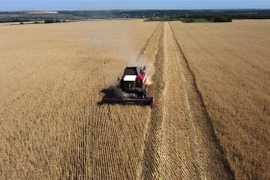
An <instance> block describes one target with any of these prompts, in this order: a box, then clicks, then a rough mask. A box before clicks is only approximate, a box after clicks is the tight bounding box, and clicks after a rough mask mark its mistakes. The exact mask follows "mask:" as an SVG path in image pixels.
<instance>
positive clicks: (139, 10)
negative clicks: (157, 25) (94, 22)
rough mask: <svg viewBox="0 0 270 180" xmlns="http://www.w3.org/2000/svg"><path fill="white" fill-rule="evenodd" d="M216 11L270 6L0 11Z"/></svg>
mask: <svg viewBox="0 0 270 180" xmlns="http://www.w3.org/2000/svg"><path fill="white" fill-rule="evenodd" d="M198 10H200V11H216V10H270V8H235V9H234V8H220V9H95V10H70V9H67V10H12V11H1V10H0V12H51V11H53V12H55V11H56V12H58V11H198Z"/></svg>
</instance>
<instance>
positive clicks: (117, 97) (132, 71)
mask: <svg viewBox="0 0 270 180" xmlns="http://www.w3.org/2000/svg"><path fill="white" fill-rule="evenodd" d="M118 80H119V81H120V84H119V86H118V87H110V88H109V89H108V90H106V92H105V96H104V97H103V99H102V100H101V102H100V103H111V104H113V103H120V104H127V103H133V104H144V105H151V107H152V108H154V107H155V99H154V97H147V96H146V93H147V85H146V80H147V75H146V72H145V66H144V67H143V68H142V67H139V66H129V67H126V68H125V70H124V74H123V76H122V78H121V79H118Z"/></svg>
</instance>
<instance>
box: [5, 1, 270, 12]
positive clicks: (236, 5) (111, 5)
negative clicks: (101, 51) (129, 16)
mask: <svg viewBox="0 0 270 180" xmlns="http://www.w3.org/2000/svg"><path fill="white" fill-rule="evenodd" d="M267 8H268V9H270V0H257V1H256V0H253V1H250V0H249V1H248V0H234V1H233V0H174V1H170V0H169V1H166V0H137V1H135V0H100V1H97V0H0V11H25V10H30V11H33V10H110V9H132V10H134V9H139V10H140V9H267Z"/></svg>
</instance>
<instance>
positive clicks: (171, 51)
mask: <svg viewBox="0 0 270 180" xmlns="http://www.w3.org/2000/svg"><path fill="white" fill-rule="evenodd" d="M163 26H164V27H163V31H162V38H160V41H159V50H158V53H157V55H156V59H155V63H154V66H155V72H156V73H155V76H154V82H155V84H154V85H153V87H152V88H153V89H152V91H153V93H154V96H155V97H156V103H157V106H156V108H155V109H154V110H152V112H151V117H150V118H151V119H150V124H149V128H148V131H147V136H146V137H147V138H146V140H145V149H144V156H143V172H142V177H143V179H160V178H161V179H232V178H233V174H232V172H231V170H230V168H229V166H228V164H227V162H226V160H225V159H224V156H223V154H222V153H223V152H222V149H221V148H220V145H219V142H218V141H217V138H216V136H215V133H214V130H213V126H212V124H211V120H210V118H209V116H208V114H207V111H206V109H205V105H204V102H203V100H202V97H201V94H200V92H199V91H198V88H197V85H196V79H195V76H194V74H193V73H192V71H191V70H190V68H189V64H188V61H187V59H186V58H185V55H184V53H183V51H182V49H181V47H180V45H179V43H178V42H177V41H176V38H175V35H174V32H173V29H172V28H171V25H170V24H168V23H164V24H163Z"/></svg>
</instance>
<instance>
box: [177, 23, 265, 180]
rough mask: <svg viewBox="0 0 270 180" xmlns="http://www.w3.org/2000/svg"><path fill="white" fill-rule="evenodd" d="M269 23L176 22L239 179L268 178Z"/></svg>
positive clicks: (191, 64) (181, 39) (221, 139)
mask: <svg viewBox="0 0 270 180" xmlns="http://www.w3.org/2000/svg"><path fill="white" fill-rule="evenodd" d="M269 22H270V21H269V20H263V21H252V20H247V21H245V20H241V21H234V22H233V23H225V24H222V23H217V24H183V23H176V22H174V23H173V29H174V31H175V32H176V37H177V40H178V42H179V43H180V45H181V47H182V49H183V51H184V53H185V56H186V58H187V59H188V61H189V63H190V66H191V69H192V71H193V72H194V74H195V76H196V80H197V84H198V88H199V90H200V92H201V93H202V96H203V100H204V102H205V105H206V108H207V111H208V113H209V115H210V117H211V120H212V122H213V124H214V128H215V131H216V134H217V136H218V138H219V140H220V142H221V145H222V146H223V147H224V149H225V152H226V157H227V159H228V161H229V164H230V166H231V168H232V170H233V171H234V173H235V178H236V179H268V178H269V176H270V174H269V171H268V169H269V162H270V160H269V157H270V154H269V152H270V151H269V150H270V149H269V147H270V146H269V143H270V142H269V141H270V131H269V128H270V123H269V122H270V94H269V92H270V91H269V90H270V88H269V87H270V61H269V60H270V53H269V47H270V39H269V35H268V34H269V28H270V24H269Z"/></svg>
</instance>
